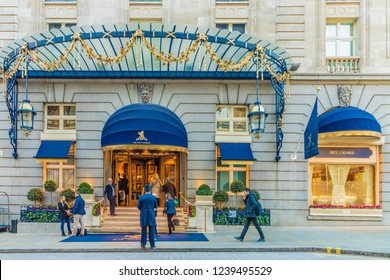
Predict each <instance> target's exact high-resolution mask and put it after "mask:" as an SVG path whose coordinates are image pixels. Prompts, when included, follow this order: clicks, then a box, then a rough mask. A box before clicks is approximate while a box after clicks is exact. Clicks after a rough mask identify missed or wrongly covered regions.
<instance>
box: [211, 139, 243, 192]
mask: <svg viewBox="0 0 390 280" xmlns="http://www.w3.org/2000/svg"><path fill="white" fill-rule="evenodd" d="M216 166H217V168H216V171H217V190H225V191H230V184H231V183H232V182H233V181H234V180H239V181H241V182H242V183H243V184H244V185H245V186H248V185H249V165H245V164H234V163H229V164H226V163H222V160H221V155H220V152H219V147H218V146H217V164H216Z"/></svg>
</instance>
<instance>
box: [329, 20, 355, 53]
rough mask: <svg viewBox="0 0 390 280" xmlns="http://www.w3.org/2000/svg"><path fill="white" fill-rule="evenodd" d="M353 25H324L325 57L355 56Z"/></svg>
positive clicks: (340, 23)
mask: <svg viewBox="0 0 390 280" xmlns="http://www.w3.org/2000/svg"><path fill="white" fill-rule="evenodd" d="M353 29H354V25H353V23H343V22H337V23H327V24H326V56H327V57H350V56H355V55H356V51H355V37H354V30H353Z"/></svg>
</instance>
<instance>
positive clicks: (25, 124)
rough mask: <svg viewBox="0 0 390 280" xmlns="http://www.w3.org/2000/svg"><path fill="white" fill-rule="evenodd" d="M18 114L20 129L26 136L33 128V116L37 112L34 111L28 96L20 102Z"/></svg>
mask: <svg viewBox="0 0 390 280" xmlns="http://www.w3.org/2000/svg"><path fill="white" fill-rule="evenodd" d="M18 114H19V115H20V121H21V125H20V129H21V130H22V131H23V132H24V134H25V135H26V136H28V135H30V133H31V131H32V130H33V129H34V117H35V115H36V114H37V113H36V112H35V111H34V107H33V106H32V105H31V104H30V100H28V98H26V99H24V100H23V102H22V104H20V107H19V110H18Z"/></svg>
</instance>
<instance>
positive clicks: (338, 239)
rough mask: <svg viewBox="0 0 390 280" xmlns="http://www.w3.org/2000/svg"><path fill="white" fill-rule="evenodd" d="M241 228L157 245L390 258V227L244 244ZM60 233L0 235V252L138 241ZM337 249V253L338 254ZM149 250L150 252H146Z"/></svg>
mask: <svg viewBox="0 0 390 280" xmlns="http://www.w3.org/2000/svg"><path fill="white" fill-rule="evenodd" d="M241 229H242V227H225V228H224V229H223V230H218V231H216V232H215V233H206V234H205V235H206V237H207V238H208V239H209V241H208V242H158V243H157V244H156V245H157V251H160V252H161V251H164V252H191V251H192V252H196V251H197V252H199V251H200V252H238V251H248V252H254V251H263V252H327V250H328V248H332V251H331V252H332V253H336V252H337V253H341V254H354V255H367V256H376V257H386V258H390V227H388V226H342V227H263V231H264V234H265V237H266V242H265V243H261V242H260V243H259V242H255V240H257V239H258V236H257V232H256V230H255V228H254V227H253V226H251V227H250V229H249V231H248V234H247V236H246V237H245V240H244V242H240V241H237V240H235V239H234V236H236V235H239V234H240V232H241ZM63 239H64V237H62V236H60V234H26V233H16V234H12V233H0V253H50V252H131V251H141V249H140V244H139V243H138V242H74V243H73V242H60V241H61V240H63ZM336 250H337V251H336ZM146 251H148V252H149V250H148V249H147V250H146Z"/></svg>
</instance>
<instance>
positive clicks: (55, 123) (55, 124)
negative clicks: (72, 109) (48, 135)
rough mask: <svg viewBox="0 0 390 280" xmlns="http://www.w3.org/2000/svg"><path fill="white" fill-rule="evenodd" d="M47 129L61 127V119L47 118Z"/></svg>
mask: <svg viewBox="0 0 390 280" xmlns="http://www.w3.org/2000/svg"><path fill="white" fill-rule="evenodd" d="M47 129H60V121H59V120H47Z"/></svg>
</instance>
